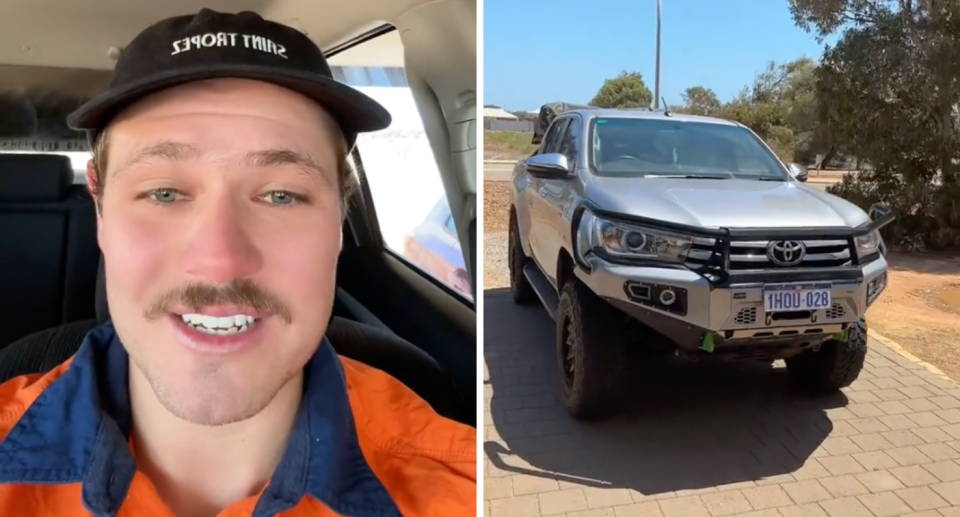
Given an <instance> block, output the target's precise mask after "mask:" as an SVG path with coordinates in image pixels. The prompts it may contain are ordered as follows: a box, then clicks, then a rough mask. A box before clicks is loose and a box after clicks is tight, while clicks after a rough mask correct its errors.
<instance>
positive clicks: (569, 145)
mask: <svg viewBox="0 0 960 517" xmlns="http://www.w3.org/2000/svg"><path fill="white" fill-rule="evenodd" d="M579 142H580V119H579V118H576V117H573V118H571V119H570V123H569V124H567V127H566V129H565V130H564V131H563V138H561V140H560V150H559V152H560V153H562V154H563V155H564V156H566V157H567V162H568V163H570V165H571V166H572V165H573V164H575V163H577V145H578V144H579Z"/></svg>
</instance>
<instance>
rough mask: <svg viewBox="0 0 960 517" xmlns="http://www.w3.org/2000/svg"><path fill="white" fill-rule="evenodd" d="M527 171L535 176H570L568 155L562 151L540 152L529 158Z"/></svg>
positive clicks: (556, 177)
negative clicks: (561, 152)
mask: <svg viewBox="0 0 960 517" xmlns="http://www.w3.org/2000/svg"><path fill="white" fill-rule="evenodd" d="M526 167H527V172H529V173H530V174H531V175H533V176H539V177H543V178H551V179H563V178H567V177H569V176H570V164H569V163H567V157H566V156H565V155H563V154H560V153H548V154H538V155H536V156H531V157H529V158H527V163H526Z"/></svg>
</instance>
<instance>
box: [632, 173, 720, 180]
mask: <svg viewBox="0 0 960 517" xmlns="http://www.w3.org/2000/svg"><path fill="white" fill-rule="evenodd" d="M647 177H648V178H682V179H696V180H729V179H733V174H731V175H729V176H717V175H715V174H650V175H648V176H647Z"/></svg>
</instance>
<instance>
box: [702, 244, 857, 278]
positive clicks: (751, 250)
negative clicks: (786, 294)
mask: <svg viewBox="0 0 960 517" xmlns="http://www.w3.org/2000/svg"><path fill="white" fill-rule="evenodd" d="M791 240H797V241H802V242H803V244H804V246H805V248H806V250H805V255H804V257H803V260H801V261H800V262H799V263H797V264H793V265H789V266H783V265H779V264H776V263H775V262H773V261H772V260H770V258H769V257H768V256H767V246H768V245H769V244H770V243H771V242H774V241H731V242H730V257H729V260H730V261H729V264H730V266H729V270H730V271H748V270H757V269H792V268H800V267H802V268H818V267H840V266H847V265H850V264H851V260H850V257H851V255H850V243H849V242H848V241H845V240H839V239H831V240H824V239H791ZM715 244H716V241H715V240H714V239H709V238H697V239H695V240H694V243H693V246H692V248H691V249H690V253H689V254H688V255H687V266H688V267H691V268H699V267H702V266H703V265H704V264H706V263H707V261H708V260H709V258H710V257H711V255H713V254H714V247H715Z"/></svg>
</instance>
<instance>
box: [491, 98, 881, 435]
mask: <svg viewBox="0 0 960 517" xmlns="http://www.w3.org/2000/svg"><path fill="white" fill-rule="evenodd" d="M533 143H534V144H539V147H538V149H537V150H536V152H535V153H534V154H533V155H532V156H530V157H528V158H526V159H523V160H520V161H519V162H517V164H516V165H515V168H514V170H513V174H512V180H511V181H512V188H511V190H512V204H511V208H510V214H509V215H510V227H509V234H508V255H509V257H508V263H509V270H510V289H511V294H512V297H513V299H514V301H515V302H517V303H519V304H531V303H537V302H538V301H539V302H540V303H542V304H543V305H544V306H545V307H546V309H547V311H548V313H549V314H550V315H551V317H553V319H554V320H555V321H556V357H557V370H558V375H557V378H558V392H559V398H560V400H561V403H562V404H563V405H564V407H565V408H566V410H567V411H568V412H569V413H570V414H571V415H572V416H574V417H575V418H597V417H603V416H609V415H611V414H613V413H614V412H616V411H617V410H618V409H619V406H620V404H621V403H622V401H623V400H624V398H625V397H624V396H623V393H622V391H621V390H623V389H624V388H625V381H626V378H627V364H628V361H627V359H628V352H630V351H632V350H644V351H651V352H663V353H667V354H669V355H672V356H674V357H676V358H678V359H681V360H703V359H713V360H761V361H767V362H773V361H776V360H783V361H784V362H785V363H786V368H787V370H788V371H789V375H790V377H791V378H792V379H793V380H794V381H795V382H796V385H797V386H798V387H800V388H802V389H803V390H804V391H806V392H808V393H812V394H825V393H830V392H834V391H837V390H839V389H841V388H843V387H846V386H849V385H850V384H851V383H852V382H853V381H854V380H855V379H856V378H857V377H858V375H859V373H860V370H861V369H862V367H863V364H864V359H865V356H866V351H867V335H866V323H865V320H864V313H865V312H866V310H867V308H868V307H869V306H870V305H871V304H872V303H873V302H875V301H876V300H877V297H878V296H879V295H880V293H881V292H882V291H883V289H884V287H885V284H886V278H887V274H886V273H887V262H886V260H885V256H886V247H885V245H884V242H883V239H882V238H881V236H880V233H879V230H880V228H881V227H883V226H884V225H886V224H888V223H889V222H890V221H891V220H892V219H893V216H892V214H891V213H890V212H889V210H887V209H886V208H885V207H883V206H874V207H871V208H870V211H869V213H867V212H865V211H864V210H863V209H861V208H860V207H858V206H856V205H854V204H852V203H850V202H848V201H846V200H843V199H841V198H839V197H836V196H833V195H831V194H828V193H826V192H822V191H820V190H817V189H815V188H812V187H810V186H809V185H807V184H805V181H806V175H805V173H802V174H797V173H793V171H792V168H794V167H795V166H794V165H793V164H785V163H784V162H783V161H781V160H780V159H779V158H778V157H777V155H776V154H774V153H773V152H772V150H771V149H770V147H768V146H767V145H766V143H764V142H763V140H762V139H760V138H759V137H758V136H757V135H756V134H755V133H754V132H753V131H751V130H750V129H749V128H747V127H745V126H743V125H742V124H739V123H736V122H732V121H727V120H722V119H717V118H709V117H700V116H693V115H682V114H676V113H671V112H669V111H655V110H648V109H624V110H611V109H599V108H594V107H591V106H578V105H573V104H568V103H552V104H547V105H544V106H543V107H542V108H541V111H540V117H539V119H538V124H537V126H536V130H535V132H534V142H533Z"/></svg>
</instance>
